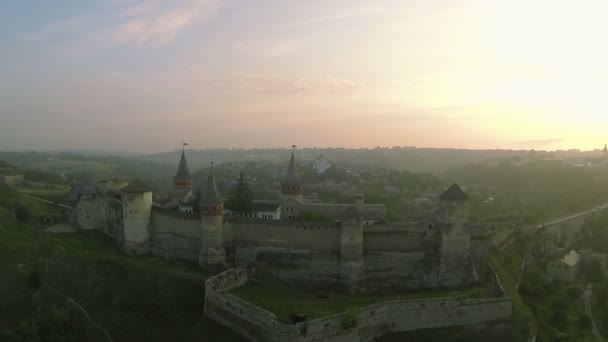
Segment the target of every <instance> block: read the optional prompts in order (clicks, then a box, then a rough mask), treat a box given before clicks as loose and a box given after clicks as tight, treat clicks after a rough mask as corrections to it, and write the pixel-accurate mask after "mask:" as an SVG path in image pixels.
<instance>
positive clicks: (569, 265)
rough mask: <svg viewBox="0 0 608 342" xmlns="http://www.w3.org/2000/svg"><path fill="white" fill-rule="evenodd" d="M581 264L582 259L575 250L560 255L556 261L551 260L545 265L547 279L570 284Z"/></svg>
mask: <svg viewBox="0 0 608 342" xmlns="http://www.w3.org/2000/svg"><path fill="white" fill-rule="evenodd" d="M581 264H582V258H581V256H580V254H578V252H577V251H575V250H573V249H572V250H570V251H569V252H567V253H565V254H562V255H561V256H560V257H559V258H558V259H555V260H552V261H550V262H549V264H548V265H547V277H548V278H549V279H551V280H553V279H559V280H560V281H563V282H567V283H571V282H573V281H574V279H575V278H576V275H577V274H578V270H579V268H580V266H581Z"/></svg>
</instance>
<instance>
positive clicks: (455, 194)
mask: <svg viewBox="0 0 608 342" xmlns="http://www.w3.org/2000/svg"><path fill="white" fill-rule="evenodd" d="M468 199H469V196H467V194H466V193H465V192H464V191H462V189H461V188H460V187H459V186H458V185H457V184H453V185H452V186H451V187H450V188H448V189H447V190H446V191H445V192H444V193H443V194H441V196H439V200H440V204H439V217H438V221H439V222H438V225H439V227H440V239H441V240H440V261H439V276H440V281H441V282H442V283H443V284H442V285H445V286H457V285H462V284H463V283H465V282H467V281H468V280H469V279H468V277H469V276H470V266H471V265H470V264H471V260H470V255H471V229H470V225H469V218H468V214H467V204H466V203H467V200H468Z"/></svg>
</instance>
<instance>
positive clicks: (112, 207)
mask: <svg viewBox="0 0 608 342" xmlns="http://www.w3.org/2000/svg"><path fill="white" fill-rule="evenodd" d="M101 231H102V232H104V233H106V234H107V235H109V236H110V237H111V238H113V239H114V240H115V241H116V243H118V244H122V243H123V240H124V223H123V213H122V203H121V202H120V201H118V200H116V199H108V200H107V205H106V210H105V224H104V225H103V227H102V228H101Z"/></svg>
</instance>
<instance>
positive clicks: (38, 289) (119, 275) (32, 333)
mask: <svg viewBox="0 0 608 342" xmlns="http://www.w3.org/2000/svg"><path fill="white" fill-rule="evenodd" d="M21 207H25V208H27V210H28V212H29V215H28V216H27V217H24V218H20V219H18V218H17V215H16V214H15V213H16V211H17V208H21ZM62 214H63V213H62V210H61V209H58V208H57V207H55V206H53V205H51V204H47V203H43V202H40V201H35V200H33V199H32V198H29V197H27V196H26V195H24V194H21V193H19V192H17V191H16V190H15V189H11V188H8V187H6V186H2V187H0V279H2V281H1V282H0V340H2V341H34V340H40V338H43V337H44V338H43V339H42V340H44V341H83V340H86V341H108V340H109V338H108V336H110V338H111V340H113V341H135V340H145V341H239V340H241V339H240V338H239V337H238V336H236V335H234V334H233V333H231V332H230V331H228V330H227V329H225V328H223V327H221V326H218V325H216V324H214V323H212V322H209V321H207V320H205V319H204V318H203V315H202V312H203V296H204V286H203V283H204V280H205V279H206V278H207V276H206V275H205V274H204V273H202V272H200V270H199V269H198V268H197V267H196V266H194V265H190V264H182V263H177V262H164V261H161V260H159V259H158V258H152V257H142V258H127V257H125V256H123V255H122V253H121V252H120V251H119V250H118V248H117V247H116V246H115V244H114V242H113V241H112V240H110V238H108V237H107V236H105V235H103V234H102V233H100V232H97V231H91V232H82V231H81V232H77V233H69V234H61V235H51V234H47V233H45V232H44V231H43V228H44V226H43V224H42V219H41V218H42V217H43V216H45V215H54V216H58V217H60V216H62Z"/></svg>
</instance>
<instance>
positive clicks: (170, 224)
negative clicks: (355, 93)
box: [73, 152, 476, 293]
mask: <svg viewBox="0 0 608 342" xmlns="http://www.w3.org/2000/svg"><path fill="white" fill-rule="evenodd" d="M192 190H193V181H192V176H191V175H190V172H189V170H188V164H187V161H186V156H185V153H183V152H182V155H181V160H180V163H179V167H178V171H177V174H176V176H175V178H174V191H173V192H171V193H170V194H168V196H167V195H165V196H157V197H155V196H153V190H152V189H151V188H150V187H149V186H147V185H146V184H144V183H143V182H141V181H137V180H136V181H133V182H131V183H126V182H123V181H118V180H107V181H101V182H99V183H98V184H96V186H88V187H81V188H79V189H77V190H76V193H75V194H73V199H74V200H75V201H76V207H75V210H76V217H77V223H78V225H79V227H80V228H81V229H100V230H102V231H103V232H105V233H106V234H108V235H110V236H111V237H113V238H114V239H115V240H116V241H117V242H118V243H119V244H120V245H121V246H122V248H123V250H124V251H125V253H127V254H129V255H155V256H161V257H164V258H167V259H183V260H190V261H196V262H198V264H199V265H200V266H201V267H202V268H203V269H204V270H206V271H208V272H210V273H217V272H220V271H223V270H225V269H227V268H230V267H235V266H238V267H245V268H248V269H250V270H253V271H254V272H255V273H256V274H257V275H259V276H270V277H272V278H275V279H278V280H281V281H284V282H286V283H289V284H294V285H298V286H306V287H331V288H339V289H346V290H348V291H349V292H351V293H362V292H368V291H371V290H372V289H373V290H374V291H377V290H380V289H383V288H400V289H402V288H434V287H441V288H445V287H450V288H455V287H456V288H457V287H465V286H467V285H468V284H470V283H471V282H474V281H475V277H476V270H475V267H474V265H473V263H472V256H471V253H472V247H471V224H470V223H469V221H468V219H467V213H466V200H467V198H468V197H467V195H466V194H465V193H464V192H463V191H462V190H461V189H460V188H459V187H458V186H457V185H452V186H451V187H450V188H449V189H448V190H447V191H445V192H444V193H443V194H442V195H441V196H440V208H439V210H437V212H436V214H435V216H434V217H431V218H429V220H428V221H426V222H416V223H403V224H387V223H383V222H384V220H385V219H386V208H385V206H384V205H381V204H366V203H364V197H363V195H357V196H355V198H354V200H353V203H349V204H327V203H318V202H309V201H307V200H306V199H305V198H304V184H303V181H302V179H301V178H300V175H299V171H298V163H297V161H296V158H295V156H294V154H293V153H292V155H291V159H290V160H289V164H288V169H287V173H286V175H285V178H284V180H283V182H282V185H281V193H282V198H281V200H280V203H279V208H278V210H279V211H278V212H277V214H276V215H275V216H273V218H267V219H264V218H257V217H238V216H226V215H225V213H224V207H223V200H222V197H221V196H220V194H219V193H218V190H217V186H216V181H215V177H214V174H213V168H212V169H211V172H210V173H209V175H208V178H207V182H206V184H204V185H203V187H202V194H201V196H200V197H201V198H194V196H193V195H192V193H193V191H192ZM157 199H158V200H157ZM196 204H198V205H199V206H200V209H199V210H196V213H195V211H191V210H190V208H191V207H192V206H194V205H196ZM184 208H186V209H185V210H184ZM302 213H313V214H315V213H316V214H321V215H323V217H329V218H330V220H327V221H324V222H317V221H299V220H297V218H298V216H299V215H300V214H302ZM254 216H255V215H254ZM268 217H270V216H268Z"/></svg>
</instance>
